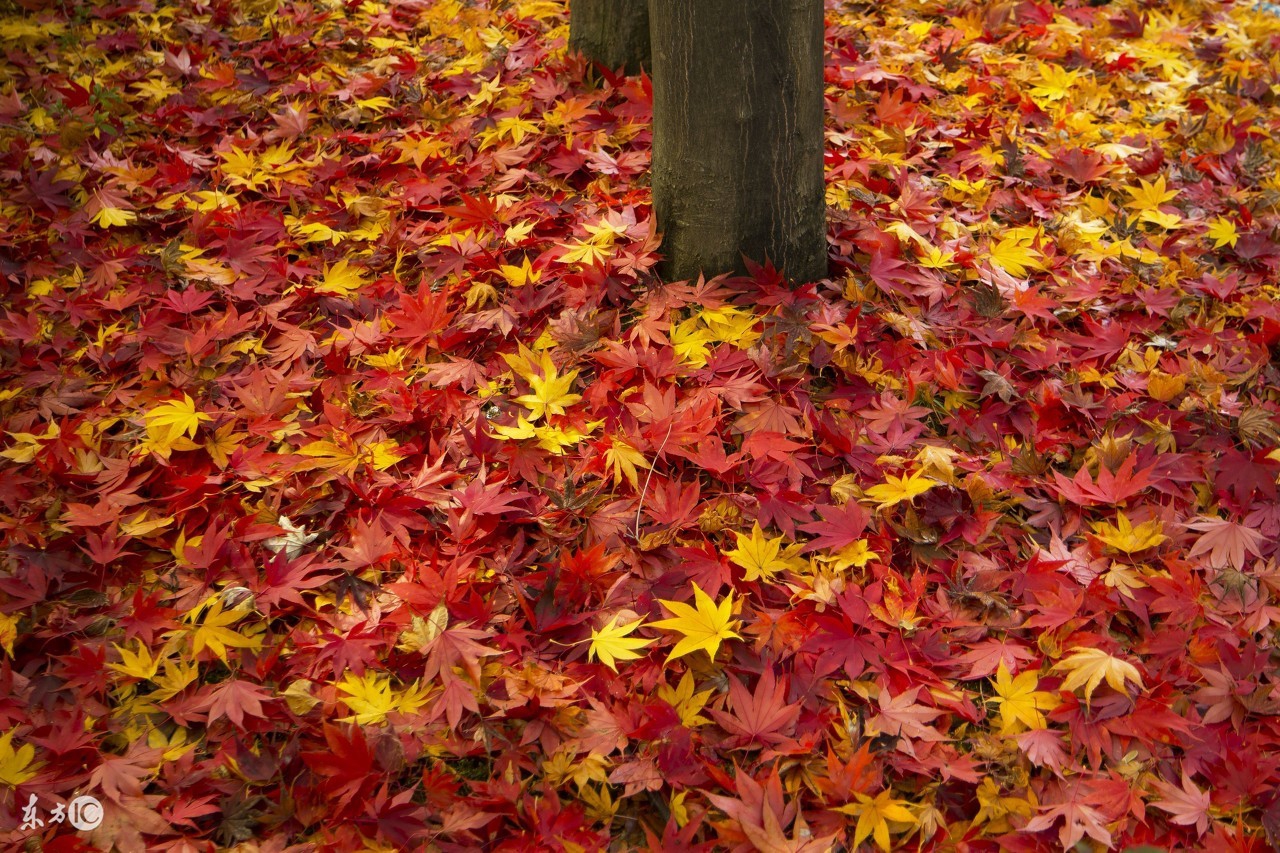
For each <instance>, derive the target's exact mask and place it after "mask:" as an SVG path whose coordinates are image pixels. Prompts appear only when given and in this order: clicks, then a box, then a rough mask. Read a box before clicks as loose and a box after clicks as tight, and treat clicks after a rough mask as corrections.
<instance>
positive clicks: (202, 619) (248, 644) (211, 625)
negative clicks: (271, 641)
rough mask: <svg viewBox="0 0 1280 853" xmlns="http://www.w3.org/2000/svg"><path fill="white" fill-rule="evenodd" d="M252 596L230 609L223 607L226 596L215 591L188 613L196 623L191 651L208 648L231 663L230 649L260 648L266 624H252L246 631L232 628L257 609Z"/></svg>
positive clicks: (190, 619)
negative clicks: (228, 650)
mask: <svg viewBox="0 0 1280 853" xmlns="http://www.w3.org/2000/svg"><path fill="white" fill-rule="evenodd" d="M251 602H252V599H248V602H247V603H241V604H238V605H237V606H235V607H232V608H231V609H230V610H225V609H223V595H222V594H221V593H215V594H213V595H211V596H209V597H208V598H207V599H205V600H204V602H203V603H201V604H200V606H199V607H197V608H195V609H194V610H192V611H191V612H190V613H188V614H187V617H186V618H187V620H188V621H189V622H192V623H194V627H193V628H192V629H190V630H191V653H192V654H193V655H198V654H200V652H201V651H203V650H204V649H205V648H206V647H207V648H208V649H209V650H210V651H212V652H213V653H214V654H215V655H217V656H218V659H219V660H221V661H222V662H223V663H226V662H227V648H228V647H230V648H233V649H260V648H262V637H260V636H256V635H257V634H260V633H262V626H251V627H250V628H249V629H248V630H246V631H244V632H243V633H242V632H240V631H235V630H232V628H231V627H230V626H231V625H234V624H235V623H236V622H239V621H240V620H241V619H243V618H244V617H245V616H247V615H248V614H249V612H250V611H251V610H252V609H253V606H252V603H251Z"/></svg>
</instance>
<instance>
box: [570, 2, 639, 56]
mask: <svg viewBox="0 0 1280 853" xmlns="http://www.w3.org/2000/svg"><path fill="white" fill-rule="evenodd" d="M569 47H571V48H573V49H574V50H579V51H582V53H583V54H585V55H586V57H587V58H588V59H590V60H593V61H595V62H599V63H600V64H601V65H604V66H605V67H606V68H609V69H610V70H612V69H615V68H624V69H626V72H627V73H628V74H636V73H638V72H639V71H640V68H641V66H648V65H649V3H648V0H571V2H570V4H569Z"/></svg>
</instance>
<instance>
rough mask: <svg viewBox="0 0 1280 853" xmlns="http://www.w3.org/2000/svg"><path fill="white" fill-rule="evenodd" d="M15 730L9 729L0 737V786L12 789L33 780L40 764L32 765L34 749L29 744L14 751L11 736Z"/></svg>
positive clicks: (34, 754) (15, 732) (34, 755)
mask: <svg viewBox="0 0 1280 853" xmlns="http://www.w3.org/2000/svg"><path fill="white" fill-rule="evenodd" d="M17 733H18V730H17V729H10V730H9V731H7V732H5V733H4V734H3V735H0V785H8V786H9V787H11V788H13V787H16V786H18V785H21V784H22V783H23V782H26V781H27V780H29V779H31V778H33V777H34V776H35V775H36V771H37V770H39V769H40V764H38V763H37V764H35V765H32V761H33V760H34V759H35V757H36V748H35V747H34V746H32V745H31V744H29V743H24V744H23V745H22V746H20V747H18V748H17V749H14V747H13V736H14V735H15V734H17Z"/></svg>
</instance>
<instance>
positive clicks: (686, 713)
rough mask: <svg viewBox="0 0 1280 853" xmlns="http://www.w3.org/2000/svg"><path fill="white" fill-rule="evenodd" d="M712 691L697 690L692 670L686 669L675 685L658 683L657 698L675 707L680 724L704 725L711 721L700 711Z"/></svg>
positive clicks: (689, 725) (688, 727) (690, 727)
mask: <svg viewBox="0 0 1280 853" xmlns="http://www.w3.org/2000/svg"><path fill="white" fill-rule="evenodd" d="M713 692H714V691H712V690H698V689H697V684H696V683H695V682H694V680H693V672H692V671H691V670H687V669H686V670H685V671H684V675H682V676H681V677H680V683H679V684H677V685H676V686H675V687H671V686H669V685H666V684H660V685H658V698H659V699H661V700H662V701H664V702H666V703H667V704H668V705H670V706H671V707H672V708H675V709H676V713H678V714H679V715H680V725H682V726H684V727H685V728H687V729H692V728H695V727H697V726H705V725H706V724H708V723H710V722H711V720H709V719H707V718H706V717H704V716H702V715H701V713H700V712H701V711H702V709H703V708H704V707H706V704H707V701H708V700H709V699H710V698H711V694H712V693H713Z"/></svg>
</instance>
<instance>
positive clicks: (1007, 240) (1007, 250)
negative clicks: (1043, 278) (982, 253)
mask: <svg viewBox="0 0 1280 853" xmlns="http://www.w3.org/2000/svg"><path fill="white" fill-rule="evenodd" d="M1042 257H1044V256H1043V255H1042V254H1041V253H1040V252H1038V251H1036V250H1035V249H1033V248H1031V247H1030V246H1029V245H1026V243H1025V242H1024V240H1023V239H1022V238H1020V237H1018V236H1016V235H1009V236H1006V237H1004V238H1002V239H1001V240H1000V242H999V243H997V244H996V245H994V246H991V247H990V248H989V249H987V258H988V259H989V260H990V261H991V263H993V264H994V265H995V266H997V267H999V268H1000V269H1002V270H1004V271H1005V272H1007V273H1009V274H1010V275H1013V276H1017V277H1018V278H1026V276H1027V270H1029V269H1035V270H1042V269H1044V264H1042V263H1041V262H1040V259H1041V258H1042Z"/></svg>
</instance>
